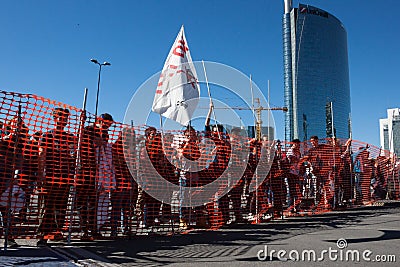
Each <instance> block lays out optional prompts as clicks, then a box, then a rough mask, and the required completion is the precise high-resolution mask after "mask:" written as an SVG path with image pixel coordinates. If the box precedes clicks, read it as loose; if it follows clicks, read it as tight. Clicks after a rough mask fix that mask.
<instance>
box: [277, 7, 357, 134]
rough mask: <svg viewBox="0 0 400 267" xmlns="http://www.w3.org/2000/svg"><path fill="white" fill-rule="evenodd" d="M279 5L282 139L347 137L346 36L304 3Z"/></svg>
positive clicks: (327, 17) (333, 20) (328, 17)
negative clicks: (283, 137)
mask: <svg viewBox="0 0 400 267" xmlns="http://www.w3.org/2000/svg"><path fill="white" fill-rule="evenodd" d="M284 2H285V12H284V16H283V23H282V26H283V63H284V102H285V106H286V107H287V108H288V112H286V113H285V139H286V140H292V139H294V138H298V139H300V140H306V139H309V138H310V136H312V135H318V136H319V137H321V138H324V137H327V136H332V134H335V136H336V137H338V138H348V137H349V122H348V121H349V115H350V81H349V64H348V51H347V32H346V30H345V28H344V26H343V24H342V23H341V22H340V20H339V19H337V18H336V17H335V16H333V15H332V14H330V13H328V12H326V11H324V10H322V9H319V8H316V7H313V6H310V5H303V4H299V7H298V8H293V7H292V0H285V1H284ZM328 103H332V109H331V111H329V110H328V109H327V105H328ZM327 110H328V111H329V112H328V111H327ZM332 125H333V128H334V129H333V130H332Z"/></svg>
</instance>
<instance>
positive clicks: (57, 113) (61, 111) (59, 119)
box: [53, 108, 70, 130]
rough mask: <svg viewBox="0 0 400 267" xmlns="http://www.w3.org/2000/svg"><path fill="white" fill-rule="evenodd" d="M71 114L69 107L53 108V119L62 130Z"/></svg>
mask: <svg viewBox="0 0 400 267" xmlns="http://www.w3.org/2000/svg"><path fill="white" fill-rule="evenodd" d="M69 114H70V113H69V109H67V108H55V109H54V110H53V120H54V122H55V124H56V128H57V129H61V130H62V129H64V128H65V126H67V124H68V118H69Z"/></svg>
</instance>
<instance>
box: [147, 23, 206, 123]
mask: <svg viewBox="0 0 400 267" xmlns="http://www.w3.org/2000/svg"><path fill="white" fill-rule="evenodd" d="M199 97H200V88H199V85H198V82H197V73H196V69H195V68H194V65H193V62H192V57H191V56H190V51H189V48H188V44H187V42H186V38H185V32H184V30H183V26H182V28H181V30H180V32H179V34H178V36H177V37H176V40H175V42H174V44H173V46H172V48H171V50H170V51H169V54H168V57H167V60H166V61H165V64H164V68H163V70H162V72H161V75H160V80H159V81H158V85H157V90H156V94H155V96H154V101H153V107H152V111H153V112H155V113H159V114H161V115H162V116H164V117H166V118H169V119H171V120H174V121H176V122H178V123H180V124H182V125H184V126H186V125H187V124H188V123H189V121H190V119H191V118H192V115H193V113H194V111H195V109H196V107H197V104H198V102H199Z"/></svg>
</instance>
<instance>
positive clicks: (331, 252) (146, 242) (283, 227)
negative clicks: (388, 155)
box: [0, 205, 400, 267]
mask: <svg viewBox="0 0 400 267" xmlns="http://www.w3.org/2000/svg"><path fill="white" fill-rule="evenodd" d="M397 206H398V205H397ZM399 228H400V208H399V207H370V208H363V209H358V210H349V211H341V212H331V213H326V214H322V215H315V216H311V217H296V218H289V219H283V220H276V221H271V222H267V223H263V224H259V225H238V226H236V227H229V228H225V229H220V230H218V231H193V232H190V233H189V234H185V235H175V236H136V237H134V238H132V239H131V240H116V241H95V242H81V241H74V242H72V244H71V245H70V246H66V245H65V244H62V243H53V246H52V248H50V249H48V248H35V247H34V246H33V245H32V244H29V242H32V241H29V240H28V241H27V240H21V242H22V241H23V242H28V245H24V246H23V247H22V248H18V249H15V250H8V251H7V252H4V251H2V252H1V254H0V263H2V264H1V265H2V266H5V264H4V263H6V264H11V263H13V262H15V264H16V265H17V264H21V265H25V266H51V265H52V266H74V265H75V266H165V265H168V266H230V267H234V266H288V264H290V265H292V264H295V265H296V266H321V265H324V266H352V265H360V264H361V266H398V263H396V262H400V229H399ZM339 239H340V241H339V242H338V240H339ZM21 242H20V243H21ZM279 251H280V252H279ZM265 252H266V253H265ZM314 253H315V254H314ZM314 255H315V256H314ZM357 256H358V261H357ZM46 257H47V258H46ZM314 257H315V259H314ZM285 258H287V259H288V260H289V262H287V261H284V260H285ZM291 259H298V261H295V262H294V261H292V260H291ZM18 260H19V261H18ZM383 260H385V261H386V262H382V261H383ZM17 261H18V262H17ZM394 261H396V262H394ZM41 264H42V265H41ZM57 264H58V265H57ZM8 266H13V265H8Z"/></svg>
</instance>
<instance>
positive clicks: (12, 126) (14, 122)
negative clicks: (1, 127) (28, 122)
mask: <svg viewBox="0 0 400 267" xmlns="http://www.w3.org/2000/svg"><path fill="white" fill-rule="evenodd" d="M18 125H20V126H21V127H20V128H19V130H20V131H21V132H20V133H22V134H26V133H28V131H29V130H28V128H27V127H26V126H25V124H23V123H22V119H21V118H19V117H18V116H14V117H13V118H11V119H10V120H9V121H8V122H7V126H6V130H7V131H8V132H9V133H15V132H16V131H17V129H18Z"/></svg>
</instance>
